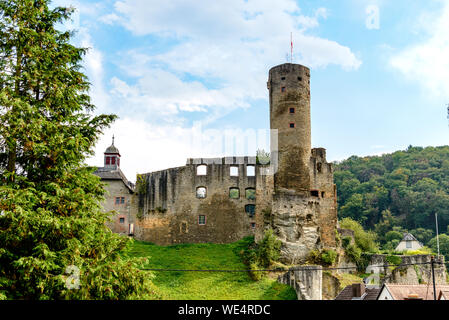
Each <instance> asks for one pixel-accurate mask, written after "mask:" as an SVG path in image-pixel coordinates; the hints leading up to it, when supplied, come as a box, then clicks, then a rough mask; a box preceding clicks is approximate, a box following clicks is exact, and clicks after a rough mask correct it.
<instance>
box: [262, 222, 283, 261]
mask: <svg viewBox="0 0 449 320" xmlns="http://www.w3.org/2000/svg"><path fill="white" fill-rule="evenodd" d="M280 253H281V241H279V240H278V239H277V238H276V236H275V235H274V234H273V230H271V229H268V230H267V231H265V234H264V237H263V239H262V241H260V242H259V243H258V244H257V257H258V261H257V262H258V264H259V265H260V266H262V267H264V268H268V267H269V266H270V265H272V264H273V262H276V261H278V260H279V256H280Z"/></svg>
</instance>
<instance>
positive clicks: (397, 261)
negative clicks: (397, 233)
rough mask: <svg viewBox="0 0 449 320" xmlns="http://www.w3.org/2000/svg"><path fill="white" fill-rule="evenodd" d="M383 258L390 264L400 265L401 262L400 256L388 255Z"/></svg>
mask: <svg viewBox="0 0 449 320" xmlns="http://www.w3.org/2000/svg"><path fill="white" fill-rule="evenodd" d="M385 260H387V262H388V264H390V265H400V264H401V263H402V258H401V257H400V256H395V255H388V256H387V257H386V258H385Z"/></svg>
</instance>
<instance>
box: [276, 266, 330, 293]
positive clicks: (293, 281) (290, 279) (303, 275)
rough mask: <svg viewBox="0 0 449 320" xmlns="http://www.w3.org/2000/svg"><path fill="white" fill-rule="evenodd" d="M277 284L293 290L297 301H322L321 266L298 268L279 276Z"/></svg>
mask: <svg viewBox="0 0 449 320" xmlns="http://www.w3.org/2000/svg"><path fill="white" fill-rule="evenodd" d="M278 282H280V283H284V284H287V285H289V286H291V287H292V288H293V289H295V291H296V294H297V297H298V300H322V299H323V289H322V287H323V268H322V267H321V266H298V267H294V268H291V269H290V270H289V271H287V272H286V273H285V274H283V275H281V276H279V278H278Z"/></svg>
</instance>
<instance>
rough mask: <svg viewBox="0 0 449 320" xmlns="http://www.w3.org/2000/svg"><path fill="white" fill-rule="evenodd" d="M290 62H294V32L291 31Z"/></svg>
mask: <svg viewBox="0 0 449 320" xmlns="http://www.w3.org/2000/svg"><path fill="white" fill-rule="evenodd" d="M290 63H293V32H290Z"/></svg>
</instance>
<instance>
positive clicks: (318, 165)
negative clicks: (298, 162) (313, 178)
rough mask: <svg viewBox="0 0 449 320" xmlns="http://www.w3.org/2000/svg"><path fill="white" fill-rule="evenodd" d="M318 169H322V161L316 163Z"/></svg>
mask: <svg viewBox="0 0 449 320" xmlns="http://www.w3.org/2000/svg"><path fill="white" fill-rule="evenodd" d="M316 170H317V171H318V172H321V170H322V164H321V162H318V163H317V164H316Z"/></svg>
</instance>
